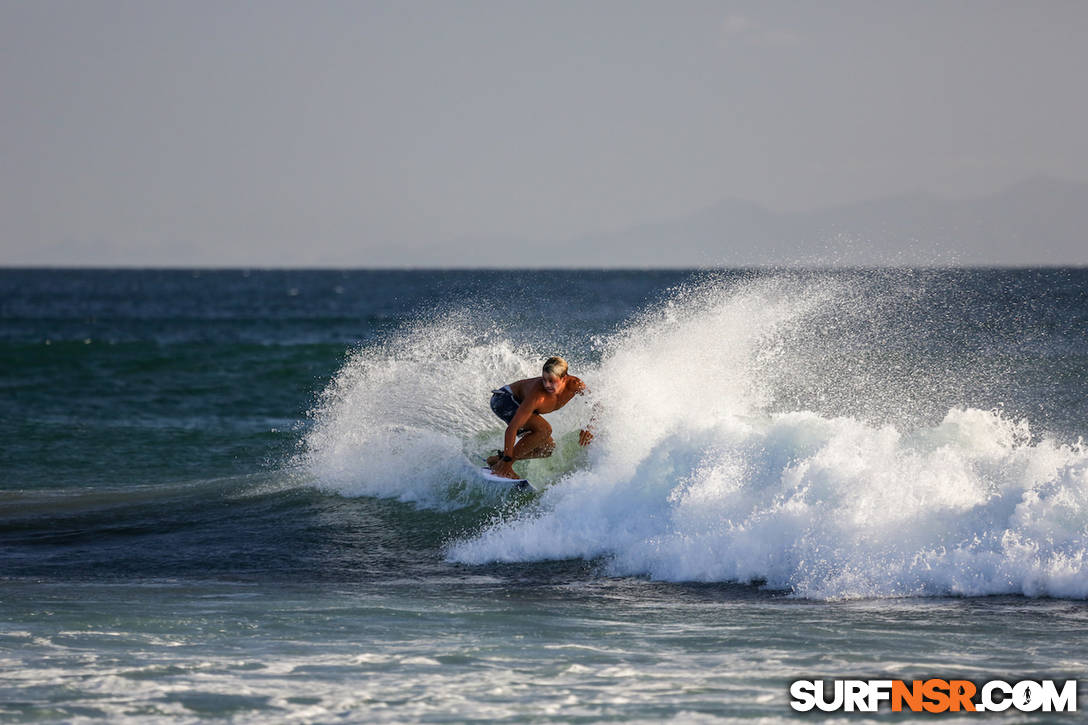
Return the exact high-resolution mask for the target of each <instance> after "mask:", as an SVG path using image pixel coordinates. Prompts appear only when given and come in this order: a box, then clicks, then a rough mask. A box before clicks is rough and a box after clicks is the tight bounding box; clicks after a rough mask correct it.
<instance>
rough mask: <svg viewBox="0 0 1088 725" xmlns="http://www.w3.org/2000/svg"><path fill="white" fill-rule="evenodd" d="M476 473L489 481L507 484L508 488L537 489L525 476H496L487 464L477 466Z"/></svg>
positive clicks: (520, 489)
mask: <svg viewBox="0 0 1088 725" xmlns="http://www.w3.org/2000/svg"><path fill="white" fill-rule="evenodd" d="M476 473H477V474H478V475H479V476H480V478H482V479H483V480H485V481H487V482H488V483H495V484H498V485H500V486H506V487H508V488H513V489H515V490H518V491H535V490H536V487H535V486H533V484H531V483H529V481H528V480H526V479H524V478H503V477H502V476H496V475H495V474H494V473H492V472H491V469H490V468H488V467H487V466H481V467H480V468H477V469H476Z"/></svg>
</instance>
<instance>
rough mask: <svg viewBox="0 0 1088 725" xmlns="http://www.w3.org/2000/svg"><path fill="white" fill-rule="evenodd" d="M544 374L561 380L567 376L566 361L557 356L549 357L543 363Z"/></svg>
mask: <svg viewBox="0 0 1088 725" xmlns="http://www.w3.org/2000/svg"><path fill="white" fill-rule="evenodd" d="M544 372H546V373H551V374H552V375H554V376H555V377H557V378H561V377H563V376H564V375H566V374H567V361H566V360H564V359H563V358H561V357H558V356H556V357H550V358H548V359H547V360H545V361H544Z"/></svg>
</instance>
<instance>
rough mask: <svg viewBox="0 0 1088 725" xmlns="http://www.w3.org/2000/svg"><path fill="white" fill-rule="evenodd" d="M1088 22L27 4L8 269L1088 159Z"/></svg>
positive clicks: (1015, 10) (20, 36) (252, 250)
mask: <svg viewBox="0 0 1088 725" xmlns="http://www.w3.org/2000/svg"><path fill="white" fill-rule="evenodd" d="M1086 37H1088V2H1021V3H1005V2H991V1H985V2H983V1H979V2H945V1H942V2H931V3H923V2H906V1H904V2H896V3H893V2H790V3H785V2H752V3H746V2H739V3H734V2H645V3H643V2H602V1H590V2H554V1H548V2H544V1H540V2H511V1H502V2H438V1H435V2H395V3H386V2H302V1H301V0H299V1H298V2H273V1H270V0H260V1H256V0H255V1H254V2H224V1H222V0H215V2H199V1H195V0H186V1H184V2H167V1H157V0H134V1H133V2H118V1H115V0H100V1H95V0H77V1H73V2H56V1H52V0H45V1H42V0H0V107H2V110H0V264H26V263H53V264H57V263H71V264H79V263H97V264H230V265H239V264H240V265H253V266H263V265H292V264H317V265H352V266H373V265H388V264H393V265H404V264H407V265H423V266H426V264H427V254H428V251H427V250H428V248H429V246H428V245H436V246H440V247H441V248H442V249H443V251H444V254H443V257H444V258H446V257H448V256H449V254H450V252H451V250H452V251H453V252H459V251H460V250H461V249H462V248H463V250H464V251H463V254H464V263H465V264H469V265H480V264H487V263H488V260H487V259H486V258H484V256H483V255H482V254H481V253H480V252H475V251H474V247H473V244H472V241H471V240H472V239H476V238H496V237H497V238H503V239H505V238H509V239H512V240H514V239H518V240H524V239H531V240H550V239H568V238H572V237H578V236H581V235H585V234H595V233H599V232H603V231H608V230H617V229H622V228H624V227H626V226H628V225H633V224H639V223H642V222H647V221H652V220H656V219H663V218H669V217H675V216H681V215H684V214H687V213H689V212H692V211H694V210H697V209H700V208H702V207H705V206H708V205H711V204H713V203H715V202H717V201H719V200H721V199H724V198H738V199H745V200H750V201H753V202H757V203H759V204H762V205H765V206H767V207H768V208H770V209H774V210H780V211H787V210H807V209H814V208H817V207H822V206H825V205H829V204H837V203H844V202H851V201H856V200H860V199H868V198H874V197H880V196H885V195H891V194H897V193H902V192H909V191H915V190H925V191H932V192H938V193H941V194H945V195H950V196H972V195H978V194H983V193H987V192H990V191H993V190H996V189H999V188H1001V187H1004V186H1006V185H1008V184H1010V183H1012V182H1014V181H1017V180H1019V179H1022V178H1024V177H1026V176H1029V175H1034V174H1048V175H1054V176H1058V177H1062V178H1067V179H1072V180H1081V181H1083V180H1088V141H1086V132H1085V129H1086V128H1088V93H1086V92H1085V89H1086V87H1088V80H1086V78H1085V76H1086V74H1088V42H1086V41H1085V38H1086ZM525 255H526V262H527V263H531V264H534V265H539V264H549V262H554V263H555V264H557V265H563V266H567V265H571V264H574V265H576V264H577V261H576V260H549V259H548V258H547V249H546V247H544V245H532V246H530V247H528V248H526V249H525Z"/></svg>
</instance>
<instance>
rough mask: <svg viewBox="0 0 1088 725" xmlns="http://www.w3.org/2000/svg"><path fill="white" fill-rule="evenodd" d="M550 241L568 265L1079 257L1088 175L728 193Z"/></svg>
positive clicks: (1083, 257)
mask: <svg viewBox="0 0 1088 725" xmlns="http://www.w3.org/2000/svg"><path fill="white" fill-rule="evenodd" d="M552 250H553V251H554V252H556V253H558V254H559V256H560V257H561V258H562V259H563V264H564V265H571V266H634V267H640V266H654V267H657V266H662V265H666V266H685V267H686V266H704V265H709V266H747V265H765V264H784V265H821V266H822V265H827V266H841V265H848V266H852V265H887V264H909V265H1050V264H1055V265H1083V264H1088V183H1082V182H1071V181H1061V180H1057V179H1052V178H1042V177H1040V178H1033V179H1029V180H1027V181H1024V182H1021V183H1019V184H1016V185H1014V186H1012V187H1009V188H1007V189H1005V190H1003V191H1000V192H998V193H996V194H992V195H990V196H986V197H982V198H978V199H969V200H950V199H942V198H940V197H937V196H933V195H929V194H911V195H903V196H896V197H890V198H885V199H877V200H872V201H866V202H860V203H855V204H848V205H843V206H837V207H833V208H828V209H823V210H819V211H812V212H797V213H777V212H773V211H770V210H768V209H766V208H764V207H761V206H759V205H757V204H752V203H749V202H743V201H736V200H725V201H722V202H719V203H718V204H715V205H714V206H712V207H709V208H707V209H703V210H701V211H699V212H696V213H694V214H691V215H689V216H685V217H682V218H677V219H670V220H666V221H660V222H654V223H650V224H642V225H639V226H634V227H631V228H629V229H625V230H622V231H619V232H613V233H609V234H599V235H592V236H586V237H582V238H579V239H575V240H571V241H568V242H565V243H562V244H559V245H552Z"/></svg>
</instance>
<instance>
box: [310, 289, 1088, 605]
mask: <svg viewBox="0 0 1088 725" xmlns="http://www.w3.org/2000/svg"><path fill="white" fill-rule="evenodd" d="M905 274H906V275H907V277H908V279H906V280H904V279H903V276H904V275H905ZM909 277H910V274H909V273H904V272H885V273H874V274H871V275H853V276H834V275H832V276H828V275H823V276H820V275H804V274H790V273H783V274H778V275H741V276H739V277H738V276H731V277H723V276H720V275H714V274H705V275H701V276H699V277H697V278H695V279H693V280H692V281H690V282H688V283H685V284H682V285H679V286H677V287H674V288H672V289H670V290H668V291H667V292H666V293H664V294H663V295H662V296H661V297H660V298H659V299H656V300H654V301H653V302H652V303H650V304H648V305H646V306H645V307H644V308H643V309H641V310H639V311H636V312H635V313H634V314H633V315H630V316H629V317H628V319H626V320H624V321H623V322H621V323H619V324H617V325H616V326H615V328H614V329H613V330H611V331H610V332H607V333H605V334H599V335H587V336H585V337H583V338H579V337H578V336H574V335H570V334H556V335H553V336H549V334H548V328H547V325H542V326H540V328H539V329H536V330H534V331H533V334H531V335H526V334H524V331H522V330H519V329H517V328H516V326H512V325H511V324H509V323H506V324H504V323H503V321H502V320H501V319H499V318H497V317H496V316H495V315H494V314H493V311H492V310H489V309H487V308H486V307H483V306H474V305H473V304H472V303H471V302H466V303H458V304H455V305H452V306H450V307H449V308H448V309H445V310H440V311H436V312H432V313H429V314H421V315H419V316H418V317H417V318H416V319H415V320H414V321H413V322H411V323H409V324H405V325H403V326H401V327H400V328H399V329H397V330H395V331H393V332H391V333H390V334H389V335H386V336H383V337H382V338H381V339H379V340H377V341H374V342H371V343H368V344H364V345H361V346H359V347H358V348H357V349H355V350H354V351H352V352H351V353H350V354H349V355H348V356H347V358H346V359H345V361H344V364H343V365H342V367H341V368H340V370H339V371H338V372H337V373H336V374H335V375H334V376H333V377H332V380H331V382H330V383H329V385H328V386H327V387H326V389H325V390H324V392H323V393H322V394H321V396H320V398H319V400H318V402H317V403H316V404H315V406H314V407H313V409H312V410H311V411H310V413H309V419H310V427H309V428H308V429H307V430H306V432H305V434H304V435H303V437H302V439H301V441H300V444H299V452H298V454H297V456H296V457H295V459H294V461H293V464H294V465H295V466H297V467H298V468H299V469H300V470H301V471H302V472H303V475H304V476H305V477H306V480H308V481H309V482H310V483H309V485H312V486H314V487H316V488H318V489H319V490H322V491H325V492H329V493H333V494H336V495H340V496H344V497H349V498H350V497H377V498H388V499H396V500H399V501H404V502H410V503H412V504H413V505H415V506H416V507H418V508H421V509H426V510H434V511H439V512H441V511H446V512H450V511H456V510H461V509H477V508H480V507H487V508H494V510H495V513H494V514H493V515H491V516H489V517H488V518H487V519H486V520H485V522H484V523H482V524H480V525H478V526H473V527H471V529H470V530H467V531H464V532H461V533H457V534H452V535H450V536H449V538H448V540H447V542H446V544H445V546H444V548H443V551H444V556H445V557H446V559H447V561H448V562H450V563H453V564H461V565H469V566H475V565H485V564H491V563H495V562H506V563H515V562H541V561H549V560H569V559H582V560H586V561H587V562H591V563H592V565H593V566H594V567H596V569H597V571H598V573H599V575H601V576H635V577H647V578H649V579H653V580H662V581H669V582H740V583H751V584H756V585H760V586H762V587H764V588H767V589H770V590H784V591H786V592H788V593H790V594H791V595H794V596H796V597H801V598H811V599H820V600H839V599H860V598H887V597H939V596H947V595H964V596H981V595H995V594H1022V595H1027V596H1031V597H1040V596H1048V597H1062V598H1078V599H1080V598H1084V597H1086V596H1088V510H1086V508H1085V504H1084V502H1085V501H1086V500H1088V452H1086V451H1085V450H1084V447H1083V445H1082V442H1081V440H1080V437H1079V435H1078V434H1079V432H1080V428H1079V424H1078V421H1077V420H1076V419H1075V418H1074V419H1073V420H1072V421H1070V420H1069V419H1068V418H1063V417H1062V411H1061V410H1058V409H1057V408H1059V407H1060V396H1052V397H1045V396H1040V395H1038V394H1035V393H1033V394H1032V395H1033V396H1034V397H1032V395H1028V394H1027V393H1025V392H1024V391H1025V390H1028V389H1030V380H1028V381H1026V382H1025V378H1026V377H1030V376H1027V375H1026V374H1025V372H1024V370H1023V369H1013V366H1011V365H1010V363H1009V355H1008V351H1007V349H1006V348H1007V347H1008V345H1009V343H1010V340H1014V339H1015V340H1016V341H1017V344H1020V345H1022V344H1026V343H1031V342H1032V341H1033V340H1034V339H1035V338H1033V337H1032V334H1031V331H1030V330H1023V329H1021V328H1020V327H1019V326H1018V324H1017V320H1016V319H1015V318H1010V317H1009V316H999V319H997V321H996V322H994V321H993V320H987V319H981V318H980V319H979V320H970V319H968V320H966V322H964V320H963V319H961V318H962V317H963V311H962V310H957V309H956V308H955V306H954V304H951V303H949V304H947V305H946V306H944V307H940V306H938V307H933V306H932V300H931V299H930V298H929V297H927V296H926V295H927V294H929V292H930V291H931V290H928V289H927V286H928V287H932V286H933V285H935V284H936V285H940V284H947V283H948V280H947V279H940V278H937V279H936V280H934V279H930V278H923V277H922V276H919V277H918V279H911V278H909ZM545 313H546V311H545ZM964 329H966V330H967V331H968V332H970V333H972V334H970V335H965V334H963V330H964ZM542 330H543V332H542ZM1002 346H1005V347H1002ZM552 354H561V355H564V356H565V357H567V358H568V360H569V361H570V362H571V371H572V372H573V373H574V374H577V375H578V376H579V377H581V378H582V379H583V380H585V381H586V382H587V383H588V384H589V387H590V389H591V394H590V396H588V399H587V400H582V399H580V398H576V400H575V402H573V403H572V404H570V405H568V406H567V407H566V408H564V409H563V410H561V411H558V412H557V413H556V414H553V415H550V416H549V418H548V419H549V422H550V423H551V424H552V426H553V429H554V435H555V437H556V440H557V441H558V442H559V446H558V449H557V451H556V454H555V455H554V456H553V457H552V458H550V459H546V460H540V461H528V462H522V463H520V464H519V469H520V470H521V471H522V472H523V473H524V475H526V476H528V477H529V478H531V479H532V480H533V481H534V483H535V484H537V485H538V486H542V487H543V489H544V490H543V492H542V493H541V494H540V495H539V496H538V497H536V498H530V499H528V500H524V499H520V498H519V499H518V500H513V501H510V500H507V498H509V497H506V496H504V495H503V494H502V493H501V492H497V491H495V490H494V489H489V488H488V487H486V486H482V485H480V484H478V483H474V482H473V477H472V475H471V472H470V468H471V467H472V466H474V465H477V463H476V460H477V459H478V456H479V454H481V453H483V452H486V451H488V450H489V449H493V448H496V447H497V446H498V444H499V441H500V440H501V436H502V432H503V425H502V423H501V421H498V420H497V419H496V418H494V416H493V415H492V414H491V412H490V410H489V408H488V406H487V399H488V396H489V393H490V390H492V389H493V388H495V387H497V386H499V385H501V384H503V383H506V382H510V381H512V380H516V379H519V378H525V377H532V376H534V375H537V374H539V366H540V364H541V362H542V361H543V359H544V358H546V357H547V356H549V355H552ZM591 414H594V415H596V417H597V429H598V433H597V437H596V439H595V440H594V442H593V443H592V445H591V446H589V447H587V448H585V449H582V448H580V447H579V446H578V445H577V431H578V429H579V428H580V427H581V426H582V425H584V424H585V422H586V421H587V420H588V418H589V417H590V415H591ZM1033 415H1034V416H1036V417H1038V418H1039V419H1040V421H1041V422H1040V423H1036V422H1035V421H1033V419H1032V416H1033ZM515 498H517V497H515Z"/></svg>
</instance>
